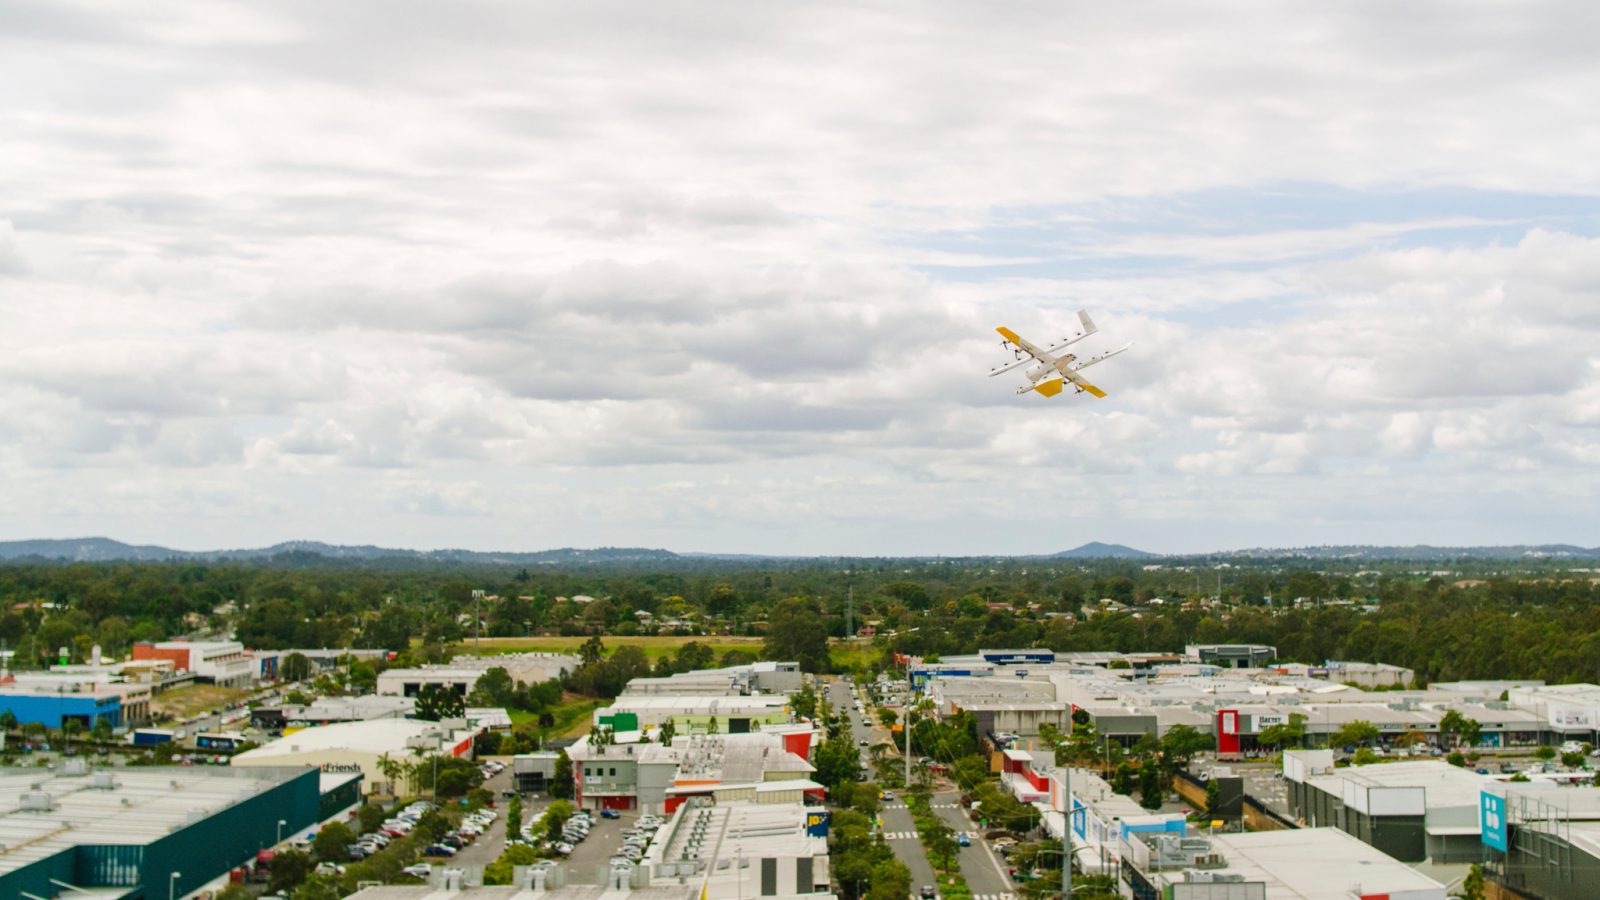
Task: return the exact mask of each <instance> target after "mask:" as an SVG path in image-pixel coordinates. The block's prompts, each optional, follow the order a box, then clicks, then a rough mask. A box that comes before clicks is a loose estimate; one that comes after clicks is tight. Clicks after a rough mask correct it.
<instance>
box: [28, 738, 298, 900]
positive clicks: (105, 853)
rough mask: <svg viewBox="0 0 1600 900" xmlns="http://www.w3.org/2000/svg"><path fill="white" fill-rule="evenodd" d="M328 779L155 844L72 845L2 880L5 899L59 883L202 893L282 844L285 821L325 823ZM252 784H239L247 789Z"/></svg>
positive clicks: (138, 893)
mask: <svg viewBox="0 0 1600 900" xmlns="http://www.w3.org/2000/svg"><path fill="white" fill-rule="evenodd" d="M258 771H259V770H258ZM178 777H179V778H180V779H181V778H182V777H183V776H182V775H181V774H180V775H179V776H178ZM320 778H321V773H320V772H318V771H317V770H316V769H306V770H305V771H303V772H301V773H298V774H296V775H295V776H294V777H293V778H291V779H289V780H288V781H285V782H282V783H279V784H274V785H271V786H270V787H268V788H267V789H266V790H263V791H261V792H260V793H258V794H255V795H254V796H251V797H248V798H246V799H244V800H242V801H240V802H239V803H236V804H235V805H233V806H231V807H229V808H227V809H225V810H222V811H221V812H218V813H216V814H214V815H211V816H208V817H206V818H205V819H202V820H200V821H199V822H195V823H193V824H191V825H188V826H185V827H182V828H180V829H178V830H177V831H174V832H172V833H171V834H168V835H166V836H164V837H161V838H158V839H157V840H155V841H153V842H151V843H149V844H144V845H139V844H92V845H79V846H77V847H69V848H67V849H65V850H62V851H61V852H60V853H57V854H54V855H53V856H48V857H46V858H44V859H41V860H37V861H35V862H33V863H31V864H29V865H27V866H24V867H22V868H20V869H17V870H16V871H13V872H7V873H5V874H4V875H0V897H21V896H23V895H24V893H27V894H32V895H34V896H37V897H55V896H57V895H58V894H61V893H62V889H61V888H60V887H59V886H58V885H56V884H53V883H52V881H58V882H64V883H67V884H72V885H76V886H78V887H85V888H115V887H122V888H126V889H127V892H126V893H124V894H122V895H121V896H122V897H123V898H126V900H164V898H166V897H167V896H168V891H169V889H170V890H171V891H172V892H173V893H174V894H176V895H177V896H182V895H184V894H187V893H191V892H193V891H197V890H199V889H200V886H201V885H203V884H206V883H207V882H209V881H211V880H213V879H215V878H217V877H218V876H221V875H224V874H226V873H227V872H228V870H230V869H232V868H234V867H236V866H239V865H243V864H244V863H245V862H247V861H249V860H250V859H252V858H254V857H255V855H256V852H257V851H258V850H262V849H265V848H267V847H271V846H272V845H273V844H275V843H277V836H278V820H279V819H282V820H284V822H285V824H284V826H283V833H284V834H289V833H291V832H292V831H295V830H297V829H301V828H305V827H308V826H310V825H314V824H316V823H317V822H318V821H320V818H321V817H320V812H321V796H320V793H321V792H320ZM180 783H181V782H180ZM251 783H252V779H247V778H240V779H239V786H240V788H241V790H242V789H243V788H244V787H246V786H247V785H249V784H251ZM257 783H259V782H257ZM173 872H177V873H179V875H178V877H177V879H172V878H171V873H173ZM174 881H175V883H172V884H169V882H174Z"/></svg>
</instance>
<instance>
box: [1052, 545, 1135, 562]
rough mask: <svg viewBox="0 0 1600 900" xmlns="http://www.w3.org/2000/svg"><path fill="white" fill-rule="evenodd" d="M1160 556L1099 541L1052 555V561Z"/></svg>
mask: <svg viewBox="0 0 1600 900" xmlns="http://www.w3.org/2000/svg"><path fill="white" fill-rule="evenodd" d="M1157 555H1158V554H1155V553H1146V552H1145V551H1143V550H1135V549H1133V548H1132V547H1127V546H1124V545H1122V544H1102V543H1100V542H1099V541H1090V542H1089V543H1087V544H1084V545H1083V546H1082V547H1074V548H1072V549H1071V550H1063V551H1061V552H1060V553H1056V554H1054V555H1052V556H1051V557H1050V558H1051V559H1150V558H1153V557H1155V556H1157Z"/></svg>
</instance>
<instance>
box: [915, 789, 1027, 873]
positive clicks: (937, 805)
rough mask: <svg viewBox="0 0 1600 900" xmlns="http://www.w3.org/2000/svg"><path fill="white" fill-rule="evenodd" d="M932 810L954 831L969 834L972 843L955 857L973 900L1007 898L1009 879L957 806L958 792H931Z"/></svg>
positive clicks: (979, 834)
mask: <svg viewBox="0 0 1600 900" xmlns="http://www.w3.org/2000/svg"><path fill="white" fill-rule="evenodd" d="M933 811H934V813H935V814H936V815H938V816H939V818H940V819H942V820H944V823H945V824H946V825H949V826H950V827H951V828H953V829H955V832H956V833H957V834H961V833H962V832H965V833H966V834H967V835H968V836H969V837H971V838H972V846H970V847H962V848H961V849H960V854H959V856H957V861H958V862H960V863H961V876H962V877H963V878H965V879H966V880H967V888H968V889H969V890H971V891H972V897H973V900H994V898H1002V900H1006V898H1010V897H1011V896H1012V892H1013V888H1012V887H1011V880H1010V879H1009V878H1008V877H1007V876H1006V874H1005V869H1004V868H1003V867H1002V866H1001V865H1000V862H999V860H997V859H996V858H995V855H994V850H993V849H991V848H990V847H989V843H988V842H987V841H985V840H984V839H983V834H982V832H980V831H978V830H977V827H978V826H977V824H976V823H975V822H973V821H972V820H971V819H969V818H967V814H966V810H964V809H962V808H961V794H960V793H959V792H957V791H953V790H952V791H948V792H941V793H937V794H934V795H933Z"/></svg>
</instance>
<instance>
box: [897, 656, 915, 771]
mask: <svg viewBox="0 0 1600 900" xmlns="http://www.w3.org/2000/svg"><path fill="white" fill-rule="evenodd" d="M912 695H913V690H912V684H911V657H910V656H909V655H908V656H906V708H905V715H903V716H901V717H900V729H901V730H902V731H904V732H905V733H906V790H908V791H909V790H911V698H912Z"/></svg>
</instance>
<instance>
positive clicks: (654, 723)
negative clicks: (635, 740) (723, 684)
mask: <svg viewBox="0 0 1600 900" xmlns="http://www.w3.org/2000/svg"><path fill="white" fill-rule="evenodd" d="M669 721H670V722H671V723H672V727H673V729H674V730H675V731H676V732H677V733H678V734H707V733H717V734H745V733H748V732H753V731H760V730H761V727H762V726H763V725H782V724H786V723H788V721H789V698H788V697H785V696H783V695H782V694H758V695H753V696H749V697H742V696H741V697H693V696H691V697H678V696H671V695H654V696H638V695H635V696H628V695H626V694H624V695H623V696H621V697H618V698H617V699H616V700H613V701H612V702H611V705H610V706H607V707H602V708H600V709H597V710H595V712H594V724H595V725H597V726H603V727H606V728H610V729H612V730H613V731H618V732H623V731H640V730H642V729H647V728H658V727H660V726H661V725H664V724H666V723H667V722H669ZM713 722H714V723H715V724H713Z"/></svg>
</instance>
